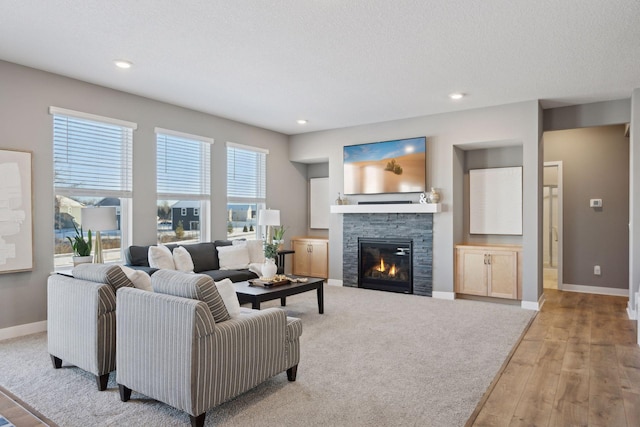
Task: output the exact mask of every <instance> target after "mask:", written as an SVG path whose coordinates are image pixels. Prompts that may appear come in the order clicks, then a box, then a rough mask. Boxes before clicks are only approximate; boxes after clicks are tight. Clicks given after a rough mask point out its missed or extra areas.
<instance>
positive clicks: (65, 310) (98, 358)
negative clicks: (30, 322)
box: [47, 274, 116, 375]
mask: <svg viewBox="0 0 640 427" xmlns="http://www.w3.org/2000/svg"><path fill="white" fill-rule="evenodd" d="M115 310H116V295H115V292H114V290H113V287H112V286H111V285H108V284H106V283H96V282H90V281H86V280H80V279H75V278H73V277H68V276H64V275H60V274H54V275H51V276H49V278H48V279H47V330H48V333H47V342H48V351H49V353H50V354H51V355H54V356H56V357H57V358H59V359H62V360H64V361H66V362H68V363H71V364H73V365H75V366H78V367H80V368H82V369H84V370H86V371H89V372H91V373H93V374H94V375H102V374H105V373H108V372H111V371H113V370H114V369H115V352H114V349H115V316H116V313H115Z"/></svg>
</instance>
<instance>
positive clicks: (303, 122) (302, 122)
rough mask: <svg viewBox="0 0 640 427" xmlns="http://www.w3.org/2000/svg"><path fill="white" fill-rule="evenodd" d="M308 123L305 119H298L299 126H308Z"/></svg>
mask: <svg viewBox="0 0 640 427" xmlns="http://www.w3.org/2000/svg"><path fill="white" fill-rule="evenodd" d="M307 123H308V120H305V119H298V124H299V125H306V124H307Z"/></svg>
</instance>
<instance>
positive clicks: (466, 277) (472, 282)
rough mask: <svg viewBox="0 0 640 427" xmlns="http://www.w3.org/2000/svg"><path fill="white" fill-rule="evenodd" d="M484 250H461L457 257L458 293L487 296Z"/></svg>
mask: <svg viewBox="0 0 640 427" xmlns="http://www.w3.org/2000/svg"><path fill="white" fill-rule="evenodd" d="M485 254H486V252H485V251H483V250H476V249H461V250H458V255H457V260H456V261H457V267H456V268H457V270H458V271H457V274H456V279H457V280H456V281H457V282H458V286H457V288H458V289H457V291H458V292H460V293H463V294H471V295H482V296H486V295H487V264H485V259H486V258H485Z"/></svg>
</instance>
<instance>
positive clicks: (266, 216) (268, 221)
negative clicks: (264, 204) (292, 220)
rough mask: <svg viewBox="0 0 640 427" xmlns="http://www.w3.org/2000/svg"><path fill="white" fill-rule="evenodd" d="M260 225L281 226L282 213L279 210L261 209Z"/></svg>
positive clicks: (259, 213) (259, 215) (259, 214)
mask: <svg viewBox="0 0 640 427" xmlns="http://www.w3.org/2000/svg"><path fill="white" fill-rule="evenodd" d="M258 225H280V211H279V210H277V209H260V211H259V212H258Z"/></svg>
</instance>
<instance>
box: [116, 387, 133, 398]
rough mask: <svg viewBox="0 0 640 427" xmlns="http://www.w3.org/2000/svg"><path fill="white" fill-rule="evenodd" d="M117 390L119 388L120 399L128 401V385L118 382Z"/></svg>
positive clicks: (129, 390) (129, 394) (129, 393)
mask: <svg viewBox="0 0 640 427" xmlns="http://www.w3.org/2000/svg"><path fill="white" fill-rule="evenodd" d="M118 390H120V400H122V401H123V402H128V401H129V399H131V389H130V388H129V387H127V386H123V385H122V384H118Z"/></svg>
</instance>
